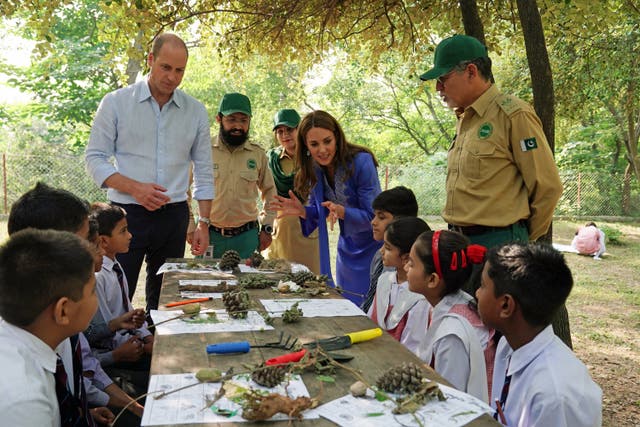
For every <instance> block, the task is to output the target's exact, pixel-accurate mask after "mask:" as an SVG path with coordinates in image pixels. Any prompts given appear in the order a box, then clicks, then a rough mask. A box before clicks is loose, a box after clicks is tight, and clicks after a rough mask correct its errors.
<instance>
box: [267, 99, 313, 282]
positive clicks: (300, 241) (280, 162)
mask: <svg viewBox="0 0 640 427" xmlns="http://www.w3.org/2000/svg"><path fill="white" fill-rule="evenodd" d="M299 123H300V115H299V114H298V112H297V111H296V110H292V109H284V110H280V111H278V112H277V113H276V115H275V117H274V118H273V133H274V135H275V138H276V141H277V142H278V147H276V148H273V149H271V150H269V151H267V157H268V159H269V169H271V172H272V174H273V179H274V181H275V183H276V188H277V190H278V194H279V195H280V196H283V197H288V196H289V191H290V190H292V189H293V178H294V176H295V174H294V162H295V158H296V137H297V136H298V124H299ZM267 251H268V252H267V254H268V255H267V257H268V258H271V259H278V258H281V259H286V260H289V261H292V262H296V263H299V264H303V265H306V266H307V267H308V268H309V270H311V271H312V272H314V273H315V274H320V259H319V249H318V233H317V232H313V233H311V235H309V236H304V235H303V234H302V230H301V229H300V221H299V220H298V218H296V217H294V216H284V217H281V218H278V219H276V220H275V222H274V224H273V240H272V241H271V246H269V249H267Z"/></svg>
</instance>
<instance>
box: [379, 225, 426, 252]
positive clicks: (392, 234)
mask: <svg viewBox="0 0 640 427" xmlns="http://www.w3.org/2000/svg"><path fill="white" fill-rule="evenodd" d="M428 230H431V228H429V225H428V224H427V223H426V222H424V221H423V220H421V219H420V218H418V217H415V216H414V217H401V218H398V219H396V220H394V221H392V222H390V223H389V224H388V225H387V228H386V229H385V232H384V238H385V240H387V241H388V242H389V243H390V244H392V245H393V246H395V247H397V248H398V249H399V250H400V255H403V254H408V253H409V252H410V251H411V246H412V245H413V242H415V241H416V239H417V238H418V236H419V235H420V234H422V233H424V232H425V231H428Z"/></svg>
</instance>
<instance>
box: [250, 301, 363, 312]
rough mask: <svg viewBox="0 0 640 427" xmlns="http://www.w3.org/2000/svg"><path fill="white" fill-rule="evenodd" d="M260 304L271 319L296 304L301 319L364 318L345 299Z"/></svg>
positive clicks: (353, 305) (265, 302) (264, 302)
mask: <svg viewBox="0 0 640 427" xmlns="http://www.w3.org/2000/svg"><path fill="white" fill-rule="evenodd" d="M260 302H261V303H262V305H263V306H264V308H265V310H266V311H267V312H268V313H269V315H270V316H271V317H281V316H282V313H284V312H285V310H288V309H289V308H291V306H292V305H293V304H295V303H296V302H297V303H298V308H299V309H301V310H302V315H303V317H336V316H338V317H340V316H366V315H367V314H366V313H365V312H364V311H362V310H361V309H360V307H358V306H357V305H355V304H354V303H352V302H351V301H349V300H347V299H304V298H288V299H261V300H260Z"/></svg>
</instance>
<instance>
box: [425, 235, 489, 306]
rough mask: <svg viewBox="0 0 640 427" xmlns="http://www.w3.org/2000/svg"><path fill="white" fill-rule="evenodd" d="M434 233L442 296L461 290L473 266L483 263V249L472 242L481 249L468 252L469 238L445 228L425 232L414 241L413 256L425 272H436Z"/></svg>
mask: <svg viewBox="0 0 640 427" xmlns="http://www.w3.org/2000/svg"><path fill="white" fill-rule="evenodd" d="M435 233H439V234H438V242H437V249H438V260H439V262H440V270H441V273H442V274H439V275H440V276H441V279H443V280H444V283H445V287H444V292H443V293H442V295H441V297H444V296H446V295H449V294H453V293H455V292H457V291H458V290H459V289H463V287H464V286H465V285H466V284H467V282H468V281H469V278H470V277H471V274H472V272H473V269H474V268H473V265H474V264H478V263H480V262H482V257H483V254H484V248H483V247H481V246H479V245H472V247H473V248H474V249H475V248H480V249H481V250H480V249H479V252H478V251H473V252H474V253H471V250H470V248H469V244H470V242H469V239H468V238H467V237H466V236H465V235H463V234H461V233H458V232H455V231H448V230H442V231H437V232H435V231H426V232H424V233H422V234H421V235H420V236H419V237H418V239H417V240H416V242H415V244H414V245H415V252H416V255H417V256H418V258H419V259H420V261H422V263H423V264H424V268H425V272H426V273H438V272H437V269H436V266H435V261H434V258H435V257H434V254H433V250H432V247H433V245H434V234H435ZM476 252H478V253H476Z"/></svg>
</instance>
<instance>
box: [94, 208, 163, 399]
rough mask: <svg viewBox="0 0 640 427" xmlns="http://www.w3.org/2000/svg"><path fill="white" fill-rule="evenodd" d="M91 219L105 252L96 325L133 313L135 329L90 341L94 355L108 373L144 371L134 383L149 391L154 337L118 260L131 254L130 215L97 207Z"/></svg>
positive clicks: (97, 289)
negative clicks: (131, 297) (133, 302)
mask: <svg viewBox="0 0 640 427" xmlns="http://www.w3.org/2000/svg"><path fill="white" fill-rule="evenodd" d="M91 218H92V219H95V220H96V221H97V223H98V234H99V239H100V242H101V245H102V249H103V250H104V253H105V255H104V257H103V258H102V269H101V270H100V271H99V272H98V273H96V294H97V295H98V313H96V316H95V317H94V319H93V320H92V323H93V322H99V323H101V322H107V323H108V322H110V321H111V320H112V319H114V318H118V317H120V316H122V315H124V314H126V313H128V312H131V311H132V310H133V311H134V313H136V316H134V318H133V320H134V321H135V326H136V328H135V329H129V330H118V331H116V332H114V333H112V334H111V335H110V336H108V337H106V338H103V339H100V340H98V341H95V340H93V341H90V343H91V346H92V348H93V349H94V354H95V355H96V357H97V358H98V359H99V360H100V362H101V363H102V366H103V367H104V368H105V370H106V371H107V372H110V373H111V374H112V375H116V376H121V374H122V371H121V370H122V369H124V370H126V371H142V372H143V373H144V374H143V375H139V374H136V375H134V378H130V380H131V381H132V382H133V383H134V384H135V385H136V389H137V390H138V391H142V389H143V388H145V387H146V383H147V381H148V371H149V367H150V363H151V357H150V356H151V353H152V351H153V335H152V334H151V332H150V331H149V330H148V329H147V328H146V327H145V326H146V323H145V322H144V310H143V309H137V310H134V309H133V307H132V306H131V301H130V300H129V286H128V283H127V277H126V275H125V274H124V271H123V270H122V266H121V265H120V263H119V262H118V260H117V259H116V255H117V254H119V253H125V252H127V251H128V250H129V243H130V241H131V233H129V231H128V228H127V218H126V212H125V211H124V209H122V208H121V207H119V206H115V205H109V204H106V203H95V204H94V205H92V207H91Z"/></svg>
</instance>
